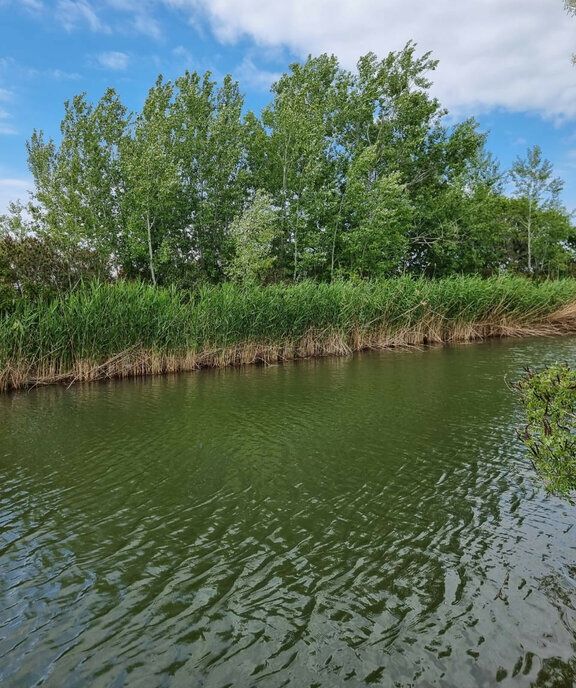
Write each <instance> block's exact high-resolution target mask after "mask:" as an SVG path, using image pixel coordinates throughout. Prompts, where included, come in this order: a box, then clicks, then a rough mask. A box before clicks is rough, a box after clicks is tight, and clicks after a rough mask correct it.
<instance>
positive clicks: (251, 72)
mask: <svg viewBox="0 0 576 688" xmlns="http://www.w3.org/2000/svg"><path fill="white" fill-rule="evenodd" d="M281 76H282V74H281V73H280V72H269V71H267V70H265V69H260V68H259V67H257V66H256V65H255V64H254V62H253V61H252V59H251V58H249V57H245V58H244V59H243V60H242V62H241V63H240V64H239V65H238V67H237V68H236V69H235V70H234V77H235V78H236V79H238V81H239V82H240V87H241V88H243V87H245V86H246V85H248V86H250V87H251V88H255V89H259V90H263V91H268V90H269V89H270V86H272V84H273V83H274V82H275V81H278V79H279V78H280V77H281Z"/></svg>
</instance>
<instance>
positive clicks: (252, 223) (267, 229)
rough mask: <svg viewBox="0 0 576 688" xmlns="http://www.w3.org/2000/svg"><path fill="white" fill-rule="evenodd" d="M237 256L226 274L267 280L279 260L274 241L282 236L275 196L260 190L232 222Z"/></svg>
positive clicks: (236, 277) (247, 280) (232, 276)
mask: <svg viewBox="0 0 576 688" xmlns="http://www.w3.org/2000/svg"><path fill="white" fill-rule="evenodd" d="M231 235H232V241H233V243H234V249H235V253H234V257H233V258H232V260H231V261H230V263H229V265H228V267H227V269H226V274H227V275H228V277H230V278H231V279H233V280H235V281H238V282H242V281H246V282H256V281H259V282H266V280H267V279H268V277H269V275H270V272H271V270H272V267H273V266H274V263H275V261H276V256H275V255H274V254H273V248H274V242H275V241H276V239H277V238H278V236H279V226H278V210H277V208H275V207H274V205H273V202H272V197H271V196H270V194H268V193H266V192H265V191H261V190H259V191H257V192H256V195H255V196H254V199H253V201H252V203H251V204H250V205H248V206H247V207H246V209H245V210H244V212H243V213H242V215H241V216H239V217H237V218H236V219H235V220H234V222H233V223H232V228H231Z"/></svg>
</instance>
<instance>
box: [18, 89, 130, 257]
mask: <svg viewBox="0 0 576 688" xmlns="http://www.w3.org/2000/svg"><path fill="white" fill-rule="evenodd" d="M128 125H129V117H128V115H127V111H126V108H125V107H124V106H123V105H122V104H121V102H120V100H119V98H118V95H117V94H116V92H115V91H114V90H113V89H111V88H110V89H108V90H107V91H106V93H105V94H104V96H103V97H102V98H101V99H100V101H99V102H98V103H97V105H96V106H94V105H92V104H89V103H87V102H86V95H85V94H81V95H77V96H74V98H73V99H72V100H69V101H66V103H65V115H64V119H63V120H62V124H61V127H60V130H61V134H62V138H61V142H60V145H59V146H58V147H57V146H56V144H55V143H54V141H52V140H51V139H50V140H48V141H45V140H44V135H43V133H42V132H41V131H34V133H33V134H32V138H31V139H30V141H28V142H27V144H26V145H27V149H28V166H29V168H30V170H31V172H32V174H33V175H34V182H35V187H36V190H35V192H34V194H33V195H32V206H33V208H32V211H33V212H34V213H35V214H36V218H37V219H38V220H39V221H41V224H42V226H43V228H44V230H45V231H46V232H47V233H49V234H50V235H51V236H56V235H57V236H59V237H61V238H65V239H66V240H68V241H70V242H71V243H72V244H77V243H78V242H79V241H81V242H84V244H85V245H87V246H90V247H91V248H93V249H95V250H99V251H100V252H102V253H103V254H104V255H106V256H110V255H111V254H112V253H115V252H117V251H118V248H119V245H118V240H119V238H120V237H121V235H122V231H123V224H122V220H121V214H120V209H119V206H120V202H121V198H122V190H123V189H122V179H121V174H120V162H119V151H120V142H121V140H122V139H123V137H124V135H125V132H126V129H127V127H128Z"/></svg>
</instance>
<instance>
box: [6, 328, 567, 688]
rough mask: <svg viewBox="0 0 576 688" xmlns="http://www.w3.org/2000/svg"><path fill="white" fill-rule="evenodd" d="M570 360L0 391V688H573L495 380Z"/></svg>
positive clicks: (455, 356)
mask: <svg viewBox="0 0 576 688" xmlns="http://www.w3.org/2000/svg"><path fill="white" fill-rule="evenodd" d="M556 359H560V360H569V361H571V362H576V353H575V351H574V340H573V339H570V338H564V339H548V340H542V339H534V340H524V341H505V342H489V343H485V344H480V345H470V346H460V347H453V348H444V349H432V350H429V351H414V352H383V353H370V354H363V355H360V356H356V357H351V358H342V359H325V360H311V361H304V362H300V363H296V364H288V365H283V366H270V367H266V368H255V367H252V368H245V369H240V370H228V371H203V372H201V373H196V374H190V375H183V376H180V377H175V378H156V379H145V380H136V381H130V382H115V383H107V384H96V385H90V386H83V387H74V388H71V389H68V390H66V389H64V388H46V389H38V390H34V391H32V392H30V393H18V394H12V395H6V396H4V397H0V684H1V683H2V681H4V683H5V684H6V685H8V686H22V687H26V688H28V687H29V686H33V685H37V684H42V685H44V686H57V687H62V686H66V687H74V686H102V687H104V686H106V687H107V686H186V687H188V686H218V687H223V686H266V687H267V686H272V687H276V686H286V685H290V686H330V687H333V686H340V685H342V686H364V685H382V686H393V685H399V686H407V685H417V686H454V687H458V688H465V687H466V686H471V687H472V686H494V685H496V684H497V682H501V685H513V686H531V685H537V686H572V685H574V684H575V682H576V607H575V605H576V529H575V528H573V525H574V516H575V513H576V512H575V511H574V508H573V507H570V506H569V505H567V504H565V503H562V502H560V501H559V500H556V499H555V498H551V497H547V496H545V495H544V494H543V493H542V492H540V491H539V490H538V486H537V485H536V484H535V483H534V482H533V481H532V478H531V475H530V470H529V466H527V462H526V459H525V456H524V454H523V449H522V447H521V446H520V444H519V443H518V442H517V440H516V439H515V436H514V428H515V427H516V426H517V425H518V424H519V423H520V421H521V416H520V415H519V409H518V406H517V402H516V399H515V398H514V396H513V394H512V393H511V392H510V391H509V390H508V388H507V387H506V384H505V378H506V377H508V378H509V379H514V378H515V377H517V376H518V375H519V374H520V372H521V370H522V367H523V366H524V365H526V364H530V365H533V366H538V365H541V364H543V363H545V362H547V361H552V360H556Z"/></svg>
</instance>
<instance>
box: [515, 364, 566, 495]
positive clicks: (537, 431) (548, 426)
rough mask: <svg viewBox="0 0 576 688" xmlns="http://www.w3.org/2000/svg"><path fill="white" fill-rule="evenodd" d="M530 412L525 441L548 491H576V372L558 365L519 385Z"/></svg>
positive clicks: (529, 374)
mask: <svg viewBox="0 0 576 688" xmlns="http://www.w3.org/2000/svg"><path fill="white" fill-rule="evenodd" d="M515 388H516V389H517V390H518V391H519V392H520V396H521V399H522V403H523V404H524V408H525V411H526V427H525V429H524V432H523V433H521V437H522V439H523V440H524V442H525V444H526V446H527V447H528V449H529V450H530V454H531V457H532V463H533V465H534V468H535V470H536V472H537V473H538V475H539V476H540V477H541V478H542V480H543V482H544V485H545V486H546V488H547V489H548V490H549V491H550V492H552V493H555V494H560V495H563V496H568V497H570V495H573V494H574V492H575V491H576V370H575V369H574V368H571V367H570V366H569V365H567V364H559V363H556V364H554V365H551V366H549V367H548V368H545V369H544V370H542V371H540V372H538V373H535V372H533V371H532V370H527V371H526V375H525V376H524V377H523V378H522V379H521V380H520V382H518V383H517V384H516V385H515Z"/></svg>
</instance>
